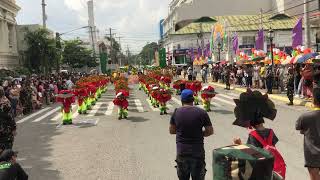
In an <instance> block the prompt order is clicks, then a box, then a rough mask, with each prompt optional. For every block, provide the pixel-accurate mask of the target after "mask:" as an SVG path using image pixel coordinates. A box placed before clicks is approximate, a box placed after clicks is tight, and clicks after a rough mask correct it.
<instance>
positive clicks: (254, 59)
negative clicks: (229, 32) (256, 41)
mask: <svg viewBox="0 0 320 180" xmlns="http://www.w3.org/2000/svg"><path fill="white" fill-rule="evenodd" d="M264 58H265V57H262V56H260V57H255V58H253V59H252V61H261V60H264Z"/></svg>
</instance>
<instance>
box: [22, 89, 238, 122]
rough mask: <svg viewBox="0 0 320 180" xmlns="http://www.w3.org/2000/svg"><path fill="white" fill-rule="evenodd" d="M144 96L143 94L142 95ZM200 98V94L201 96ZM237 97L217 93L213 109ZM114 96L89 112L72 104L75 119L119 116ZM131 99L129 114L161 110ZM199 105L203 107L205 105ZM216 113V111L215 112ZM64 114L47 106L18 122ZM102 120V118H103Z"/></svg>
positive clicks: (176, 102) (173, 103)
mask: <svg viewBox="0 0 320 180" xmlns="http://www.w3.org/2000/svg"><path fill="white" fill-rule="evenodd" d="M142 97H143V96H142ZM199 98H200V96H199ZM235 98H239V95H238V94H233V93H225V94H217V95H216V97H214V98H213V99H212V100H211V106H212V107H211V109H213V110H214V109H218V110H222V109H226V110H231V109H233V108H234V107H235V103H234V100H233V99H235ZM112 100H113V99H112V97H109V96H104V97H102V98H101V99H99V101H98V102H97V103H96V104H95V106H93V107H92V109H91V110H88V111H87V114H79V113H78V111H77V108H78V107H77V104H74V105H72V112H73V120H74V121H77V120H80V119H82V120H83V119H86V118H87V117H88V118H92V117H103V116H117V112H118V107H117V106H115V105H114V104H113V102H112ZM128 101H129V109H128V110H129V116H130V114H131V113H152V112H160V109H159V108H157V107H153V106H152V103H151V101H150V99H149V98H145V97H144V98H141V99H139V98H137V97H136V96H134V98H130V99H128ZM201 103H202V102H201V101H200V105H199V106H198V107H200V108H203V105H201ZM181 105H182V104H181V100H180V97H179V96H175V95H173V96H172V99H171V100H170V101H169V102H168V103H167V108H168V109H169V110H168V112H173V111H174V109H175V108H178V107H180V106H181ZM213 113H214V112H213ZM61 120H62V115H61V107H60V106H53V107H45V108H43V109H41V110H39V111H37V112H34V113H33V114H31V115H29V116H26V117H23V118H22V119H20V120H17V124H22V123H34V124H36V123H40V122H41V123H42V124H45V123H48V124H54V123H61ZM101 121H102V120H101Z"/></svg>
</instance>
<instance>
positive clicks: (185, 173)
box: [169, 89, 213, 180]
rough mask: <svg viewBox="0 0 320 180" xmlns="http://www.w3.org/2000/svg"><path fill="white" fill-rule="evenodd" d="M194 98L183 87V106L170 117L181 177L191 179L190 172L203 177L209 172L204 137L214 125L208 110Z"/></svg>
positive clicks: (199, 177)
mask: <svg viewBox="0 0 320 180" xmlns="http://www.w3.org/2000/svg"><path fill="white" fill-rule="evenodd" d="M193 101H194V98H193V92H192V91H191V90H190V89H185V90H183V91H182V93H181V102H182V107H180V108H178V109H176V110H175V112H174V113H173V115H172V117H171V120H170V128H169V131H170V134H176V144H177V159H176V162H177V166H176V168H177V174H178V177H179V180H189V179H190V176H191V177H192V179H193V180H204V179H205V174H206V169H205V166H206V163H205V151H204V144H203V139H204V137H208V136H211V135H212V134H213V127H212V124H211V121H210V118H209V115H208V113H207V112H206V111H204V110H203V109H201V108H198V107H196V106H193ZM203 128H204V130H203Z"/></svg>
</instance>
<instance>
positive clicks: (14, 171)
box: [0, 149, 28, 180]
mask: <svg viewBox="0 0 320 180" xmlns="http://www.w3.org/2000/svg"><path fill="white" fill-rule="evenodd" d="M0 151H1V155H0V180H28V175H27V173H26V172H25V171H24V170H23V169H22V167H21V166H20V164H18V163H17V153H16V152H14V151H13V150H11V149H6V150H2V149H1V150H0Z"/></svg>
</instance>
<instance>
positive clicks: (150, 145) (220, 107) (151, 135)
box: [15, 87, 308, 180]
mask: <svg viewBox="0 0 320 180" xmlns="http://www.w3.org/2000/svg"><path fill="white" fill-rule="evenodd" d="M217 91H218V92H219V93H220V94H219V95H218V96H217V97H216V98H215V99H214V100H213V104H214V108H213V109H214V111H213V112H210V118H211V120H212V122H213V125H214V128H215V135H214V136H211V137H209V138H206V140H205V149H206V162H207V169H208V172H207V178H206V179H208V180H209V179H210V180H211V179H212V166H211V164H212V150H213V149H214V148H218V147H222V146H226V145H230V144H231V143H232V139H233V137H235V136H238V137H241V138H242V139H243V140H245V139H246V138H247V135H248V132H247V130H246V129H243V128H239V127H235V126H232V122H233V120H234V115H233V109H234V103H233V101H232V99H233V98H235V97H238V96H239V95H238V94H237V93H236V92H233V91H231V92H226V91H224V90H222V89H217ZM113 96H114V92H113V91H112V89H111V87H110V90H108V92H107V93H106V94H104V95H103V97H102V98H101V99H100V101H99V103H98V104H97V105H96V106H95V108H94V109H93V110H92V111H91V112H90V113H89V115H86V116H82V115H78V114H77V113H74V116H75V117H74V119H75V122H76V125H74V126H60V125H59V119H60V117H59V112H58V110H59V108H58V107H57V106H52V107H48V108H46V109H43V110H41V111H39V112H36V113H34V114H33V115H31V116H28V117H25V118H23V119H20V120H17V122H18V133H19V134H18V136H17V139H16V142H15V149H16V150H18V151H19V159H18V160H19V162H20V163H21V164H22V165H23V167H24V168H25V169H26V170H27V172H28V173H29V174H30V179H32V180H43V179H47V180H57V179H65V180H72V179H78V180H82V179H83V180H171V179H172V180H175V179H177V178H176V171H175V168H174V166H175V163H174V159H175V136H171V135H169V133H168V124H169V119H170V114H172V112H173V110H174V108H176V107H179V106H180V102H179V99H178V97H177V96H175V97H174V98H173V99H172V101H170V104H169V108H170V111H169V115H165V116H160V115H159V110H158V109H154V108H152V107H151V105H150V103H149V102H148V101H147V96H146V95H145V94H144V93H143V92H142V91H138V90H137V87H133V90H132V91H131V96H130V100H129V103H130V109H129V118H128V119H127V120H121V121H119V120H117V116H116V111H117V108H116V107H114V106H113V104H112V99H113ZM277 108H278V117H277V119H276V120H275V121H274V122H271V121H268V122H267V123H266V126H268V127H272V128H273V129H274V130H275V132H276V134H277V136H278V137H279V139H280V142H279V144H278V145H277V146H278V148H279V150H280V151H281V152H282V154H283V155H284V158H285V160H286V162H287V164H288V172H287V174H288V178H287V179H288V180H291V179H292V180H294V179H299V180H304V179H307V177H308V176H307V172H306V170H305V169H304V167H303V164H304V163H303V147H302V144H303V137H302V136H301V135H300V134H299V133H298V132H296V131H295V130H294V124H295V121H296V119H297V117H298V116H299V115H300V114H301V113H303V112H306V111H307V109H305V108H304V107H290V108H289V107H287V106H286V105H284V104H281V103H277ZM74 110H75V108H74Z"/></svg>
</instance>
